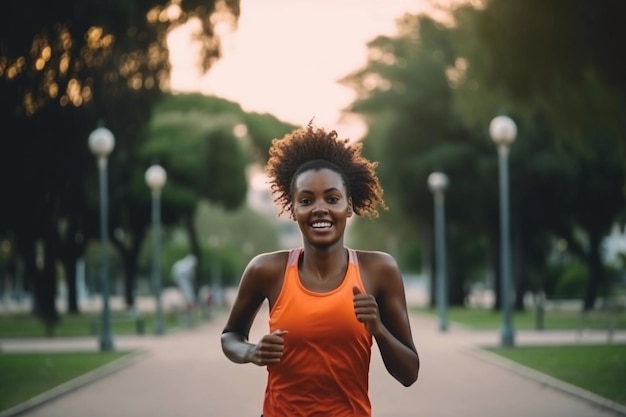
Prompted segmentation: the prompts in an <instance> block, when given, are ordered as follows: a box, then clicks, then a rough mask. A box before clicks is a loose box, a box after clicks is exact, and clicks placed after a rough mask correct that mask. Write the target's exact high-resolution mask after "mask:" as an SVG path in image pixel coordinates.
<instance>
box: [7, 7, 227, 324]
mask: <svg viewBox="0 0 626 417" xmlns="http://www.w3.org/2000/svg"><path fill="white" fill-rule="evenodd" d="M218 6H219V7H218ZM238 15H239V3H238V1H236V0H232V1H225V2H212V1H209V2H208V3H207V2H204V1H196V0H187V1H185V2H181V3H176V4H170V3H169V2H165V1H162V2H160V3H158V2H157V3H155V2H153V1H145V0H135V1H112V2H100V1H95V0H92V1H76V0H59V1H55V2H41V1H36V0H25V1H22V0H20V1H17V0H11V1H9V2H8V4H5V5H4V8H3V13H2V14H1V16H0V96H2V97H3V100H2V101H1V103H0V123H1V124H2V126H3V128H4V129H5V131H6V132H19V134H20V136H19V137H10V136H7V138H8V140H3V141H2V143H0V167H1V168H0V169H1V170H2V171H0V185H2V189H3V191H4V192H5V193H6V195H7V196H12V198H10V199H6V201H7V203H6V204H3V205H2V207H0V219H1V220H0V233H11V234H12V235H13V236H15V241H16V242H17V245H16V247H17V249H18V256H20V257H21V258H22V260H23V263H24V269H25V271H24V274H25V278H26V279H27V280H29V281H30V285H32V287H33V289H34V291H35V293H36V294H37V295H36V297H35V301H36V303H35V312H37V313H38V315H39V316H40V317H41V318H42V319H43V320H44V321H45V322H46V323H47V324H48V327H49V328H50V327H51V326H53V325H54V323H55V322H56V321H57V320H58V314H57V312H56V309H55V307H54V296H55V285H56V277H55V270H56V268H55V262H56V259H57V258H60V259H61V260H62V261H63V263H64V264H65V268H66V272H67V275H68V276H69V278H70V280H69V281H70V283H72V282H73V274H74V265H75V262H76V258H77V257H78V256H79V254H80V253H81V252H82V250H83V245H84V244H85V242H86V241H88V239H90V238H91V237H92V236H94V233H93V232H94V230H95V229H96V228H95V227H94V223H95V218H97V215H96V211H95V210H92V206H91V205H90V204H89V195H88V194H87V193H86V190H89V188H84V185H85V184H84V183H83V181H84V180H85V179H86V178H87V177H91V178H93V176H94V171H95V169H94V165H95V164H94V162H93V157H92V156H91V155H89V154H88V152H87V150H86V138H87V136H88V134H89V132H91V130H93V129H94V128H95V127H96V125H97V121H98V120H102V121H104V122H105V123H106V124H107V127H109V128H110V129H111V130H112V131H113V132H114V133H115V136H116V139H117V149H116V152H115V153H114V155H112V159H113V160H114V161H112V164H118V163H119V164H120V165H119V166H120V167H123V168H122V169H120V170H119V171H118V172H123V173H124V174H126V173H128V172H130V171H132V168H131V167H132V166H133V164H134V163H135V162H136V159H135V158H136V156H135V155H136V149H137V146H138V143H140V142H141V140H142V138H143V137H144V135H143V134H144V132H145V128H146V125H147V122H148V120H149V118H150V113H151V107H152V105H153V103H154V102H155V101H156V100H157V98H158V97H159V95H160V93H161V91H162V90H163V89H167V86H168V75H169V62H168V54H167V47H166V38H167V32H168V30H170V29H171V28H173V27H176V26H177V25H180V24H183V23H184V22H187V21H189V20H190V19H197V20H198V21H199V22H200V23H201V24H200V25H199V27H200V28H201V30H200V31H199V32H198V33H197V36H198V39H199V40H200V41H201V43H202V48H201V51H202V57H201V58H202V59H201V67H202V69H203V70H208V68H209V67H210V66H211V64H212V63H213V62H214V61H215V59H217V58H218V57H219V53H220V47H219V41H216V38H215V37H214V34H213V26H214V24H216V22H218V21H219V19H215V18H213V19H211V18H210V17H218V18H220V19H221V20H223V21H226V22H230V23H232V24H233V26H235V25H236V21H237V17H238ZM118 155H119V156H118ZM130 177H132V176H131V175H128V176H122V178H123V179H124V181H119V182H117V178H115V177H113V178H111V179H112V181H111V186H112V188H113V189H116V190H124V189H125V180H126V179H127V178H130ZM91 184H93V182H92V183H91ZM90 188H93V187H90ZM122 194H123V192H122ZM61 224H63V225H64V227H63V228H62V229H63V230H59V225H61ZM114 227H116V225H115V224H112V228H114ZM61 232H63V233H61ZM38 251H39V252H42V253H43V255H44V256H45V258H44V259H45V262H44V264H43V268H40V267H38V266H37V263H35V259H36V256H37V255H38V253H37V252H38ZM57 251H58V252H57ZM55 252H57V253H55ZM69 290H70V292H71V293H72V292H74V293H75V287H73V286H70V288H69ZM76 307H77V306H76V305H72V304H70V309H71V310H74V311H75V310H76Z"/></svg>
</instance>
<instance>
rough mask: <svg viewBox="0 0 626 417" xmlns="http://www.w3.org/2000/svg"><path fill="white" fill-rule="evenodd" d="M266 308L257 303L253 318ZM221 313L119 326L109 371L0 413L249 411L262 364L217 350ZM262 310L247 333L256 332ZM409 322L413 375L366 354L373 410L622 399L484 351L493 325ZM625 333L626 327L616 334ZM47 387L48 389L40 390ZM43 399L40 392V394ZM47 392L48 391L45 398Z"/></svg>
mask: <svg viewBox="0 0 626 417" xmlns="http://www.w3.org/2000/svg"><path fill="white" fill-rule="evenodd" d="M263 313H264V312H261V315H260V318H262V317H264V316H263ZM225 319H226V318H225V315H224V314H218V315H217V316H216V317H214V318H213V319H212V320H210V321H209V322H207V323H203V324H201V325H198V326H196V327H194V328H191V329H185V330H178V331H175V332H171V333H170V334H168V335H166V336H165V337H159V336H153V335H145V336H119V337H116V338H115V348H116V349H117V350H126V349H133V350H136V351H138V352H141V353H139V354H138V355H136V356H134V357H133V358H132V359H130V360H126V363H125V364H124V366H121V367H119V369H117V370H115V371H113V370H112V369H114V367H113V368H111V369H109V371H110V372H106V375H104V376H102V375H92V376H91V377H90V378H88V379H84V380H82V381H80V383H79V384H77V385H79V386H78V387H73V386H71V384H70V386H68V387H66V389H65V391H68V392H65V393H64V394H63V395H52V396H50V397H51V399H50V400H47V401H45V402H43V404H40V405H37V406H34V407H23V409H22V410H14V411H15V412H14V413H7V412H5V413H0V416H1V417H6V416H9V415H17V414H18V413H17V411H20V412H19V415H20V416H25V417H131V416H132V417H144V416H145V417H242V416H246V417H255V416H258V415H259V414H260V411H261V403H262V397H263V389H264V384H265V376H266V373H265V372H266V371H265V369H264V368H258V367H256V366H253V365H237V364H233V363H231V362H229V361H228V360H227V359H226V358H225V357H224V356H223V354H222V352H221V348H220V343H219V334H220V332H221V329H222V327H223V325H224V322H225ZM262 321H263V320H261V323H257V324H255V327H254V328H253V331H252V334H251V340H256V339H255V338H258V337H260V335H261V332H262V331H263V323H262ZM411 324H412V328H413V333H414V339H415V342H416V345H417V348H418V351H419V353H420V357H421V361H422V369H421V371H420V377H419V380H418V381H417V383H415V384H414V385H413V386H411V387H409V388H404V387H402V386H401V385H400V384H399V383H397V382H396V381H395V380H393V379H392V378H391V376H389V375H388V374H387V372H386V371H385V369H384V366H383V364H382V360H381V358H380V355H379V353H378V352H377V351H376V350H375V351H374V352H373V355H372V365H371V382H370V392H371V398H372V404H373V410H374V417H416V416H428V417H465V416H466V417H478V416H481V417H535V416H541V417H615V416H626V407H623V406H620V405H617V404H614V403H612V402H609V401H607V400H604V399H602V398H600V397H598V396H595V395H593V394H590V393H588V392H586V391H582V390H577V389H575V388H573V387H570V386H568V385H566V384H563V383H560V382H559V381H555V380H553V379H551V378H548V377H546V376H544V375H541V374H538V373H534V372H532V371H529V370H527V369H526V368H523V367H520V366H518V365H514V364H512V363H510V362H508V361H506V360H503V359H500V358H498V357H496V356H494V355H491V354H489V353H486V352H485V351H483V350H481V349H479V348H478V347H477V346H479V345H496V344H497V343H498V334H497V332H475V331H468V330H464V329H462V328H458V327H455V326H452V327H451V328H450V329H449V330H448V331H447V332H446V333H441V332H439V331H438V330H437V323H436V319H435V318H433V317H431V316H426V315H421V314H413V315H411ZM605 341H606V335H605V334H604V333H586V334H584V335H582V337H581V336H579V335H577V334H576V333H574V332H517V333H516V343H517V344H520V345H521V344H537V343H541V344H546V343H581V342H589V343H604V342H605ZM624 342H626V332H618V333H616V334H615V335H614V343H624ZM0 343H1V344H2V349H3V350H5V351H16V350H22V351H23V350H68V349H70V350H80V349H84V350H95V349H97V341H96V340H94V339H84V338H81V339H60V338H59V339H56V340H2V341H0ZM44 397H45V396H44ZM40 399H41V398H40ZM44 399H45V398H44Z"/></svg>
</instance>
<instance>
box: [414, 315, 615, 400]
mask: <svg viewBox="0 0 626 417" xmlns="http://www.w3.org/2000/svg"><path fill="white" fill-rule="evenodd" d="M419 311H420V312H423V313H425V314H432V315H436V314H437V310H436V309H420V310H419ZM448 319H449V320H450V322H452V323H455V324H458V325H462V326H464V327H465V328H467V329H471V330H497V329H499V328H501V326H502V315H501V313H500V312H498V311H493V310H490V309H479V308H474V309H467V308H456V307H453V308H450V309H448ZM614 319H615V321H614V326H615V329H620V330H624V329H626V314H624V312H621V313H619V314H617V315H615V316H614ZM513 323H514V327H515V329H518V330H537V329H538V327H537V314H536V311H534V310H528V311H525V312H517V311H516V312H514V315H513ZM581 325H582V327H583V328H584V329H595V330H607V329H608V325H609V315H608V314H607V313H606V312H601V311H594V312H590V313H587V314H586V315H585V316H584V317H583V316H581V313H580V311H577V310H571V309H557V310H547V311H545V312H544V316H543V329H544V330H571V331H577V330H578V329H579V328H580V326H581ZM487 350H489V351H491V352H493V353H496V354H498V355H500V356H503V357H505V358H507V359H510V360H512V361H514V362H517V363H519V364H521V365H524V366H527V367H529V368H532V369H534V370H536V371H539V372H542V373H544V374H547V375H550V376H552V377H554V378H557V379H560V380H562V381H565V382H568V383H570V384H572V385H575V386H577V387H580V388H582V389H585V390H588V391H590V392H593V393H595V394H597V395H600V396H602V397H604V398H607V399H609V400H611V401H614V402H616V403H619V404H622V405H626V390H625V389H624V387H626V345H623V344H621V345H620V344H610V345H609V344H607V345H580V344H579V345H573V346H532V347H530V346H529V347H519V346H518V347H515V348H513V349H511V348H488V349H487Z"/></svg>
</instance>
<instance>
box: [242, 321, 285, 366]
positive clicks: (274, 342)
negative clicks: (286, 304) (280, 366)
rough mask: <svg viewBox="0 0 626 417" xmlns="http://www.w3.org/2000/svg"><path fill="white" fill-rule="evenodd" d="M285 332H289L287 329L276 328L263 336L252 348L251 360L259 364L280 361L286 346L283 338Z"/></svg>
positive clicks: (270, 363)
mask: <svg viewBox="0 0 626 417" xmlns="http://www.w3.org/2000/svg"><path fill="white" fill-rule="evenodd" d="M285 334H287V330H275V331H273V332H272V333H270V334H266V335H265V336H263V337H262V338H261V340H259V343H257V344H256V345H255V346H254V348H253V349H252V358H251V360H250V362H252V363H254V364H255V365H258V366H266V365H273V364H276V363H279V362H280V359H281V358H282V357H283V350H284V348H285V339H284V338H283V336H284V335H285Z"/></svg>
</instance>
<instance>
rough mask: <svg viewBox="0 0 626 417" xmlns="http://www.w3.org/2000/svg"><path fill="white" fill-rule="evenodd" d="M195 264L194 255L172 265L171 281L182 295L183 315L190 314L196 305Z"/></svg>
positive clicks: (196, 262) (196, 260)
mask: <svg viewBox="0 0 626 417" xmlns="http://www.w3.org/2000/svg"><path fill="white" fill-rule="evenodd" d="M197 264H198V259H197V258H196V257H195V256H194V255H187V256H185V257H184V258H182V259H180V260H178V261H176V262H174V265H172V279H173V280H174V282H175V283H176V285H178V289H179V290H180V292H181V293H182V296H183V300H184V302H185V306H184V312H185V313H191V312H192V311H193V309H194V307H195V305H196V293H195V290H194V280H195V273H196V265H197Z"/></svg>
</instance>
